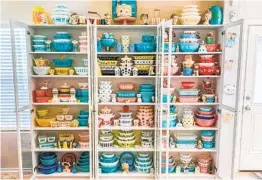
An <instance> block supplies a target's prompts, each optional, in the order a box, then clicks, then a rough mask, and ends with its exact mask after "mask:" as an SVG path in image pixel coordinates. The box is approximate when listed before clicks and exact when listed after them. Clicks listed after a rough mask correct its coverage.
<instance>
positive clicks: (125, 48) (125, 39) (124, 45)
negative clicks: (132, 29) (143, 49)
mask: <svg viewBox="0 0 262 180" xmlns="http://www.w3.org/2000/svg"><path fill="white" fill-rule="evenodd" d="M120 43H121V50H122V52H129V45H130V36H120Z"/></svg>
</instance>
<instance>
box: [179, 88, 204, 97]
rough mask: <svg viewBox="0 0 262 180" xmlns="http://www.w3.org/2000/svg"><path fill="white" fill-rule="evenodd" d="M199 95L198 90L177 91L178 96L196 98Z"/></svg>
mask: <svg viewBox="0 0 262 180" xmlns="http://www.w3.org/2000/svg"><path fill="white" fill-rule="evenodd" d="M198 93H199V90H198V89H191V90H182V89H180V90H178V94H179V95H180V96H197V95H198Z"/></svg>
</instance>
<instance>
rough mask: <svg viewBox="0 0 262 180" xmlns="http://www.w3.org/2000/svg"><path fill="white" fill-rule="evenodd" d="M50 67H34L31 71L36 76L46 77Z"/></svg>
mask: <svg viewBox="0 0 262 180" xmlns="http://www.w3.org/2000/svg"><path fill="white" fill-rule="evenodd" d="M49 69H50V67H45V66H34V67H33V70H34V72H35V73H36V74H37V75H47V74H48V71H49Z"/></svg>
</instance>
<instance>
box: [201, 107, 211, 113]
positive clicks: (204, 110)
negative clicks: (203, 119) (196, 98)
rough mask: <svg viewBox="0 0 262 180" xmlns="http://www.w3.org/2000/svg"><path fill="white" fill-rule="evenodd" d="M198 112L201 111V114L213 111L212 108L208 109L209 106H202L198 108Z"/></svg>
mask: <svg viewBox="0 0 262 180" xmlns="http://www.w3.org/2000/svg"><path fill="white" fill-rule="evenodd" d="M199 111H202V112H211V111H213V108H212V107H210V106H202V107H199Z"/></svg>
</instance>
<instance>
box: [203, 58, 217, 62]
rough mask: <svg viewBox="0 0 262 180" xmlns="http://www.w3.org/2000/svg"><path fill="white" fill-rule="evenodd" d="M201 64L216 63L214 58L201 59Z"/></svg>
mask: <svg viewBox="0 0 262 180" xmlns="http://www.w3.org/2000/svg"><path fill="white" fill-rule="evenodd" d="M199 62H200V63H214V62H215V59H214V58H207V59H200V60H199Z"/></svg>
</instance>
